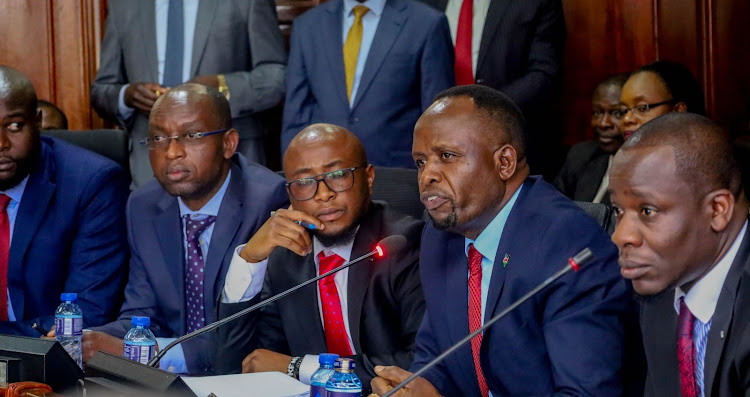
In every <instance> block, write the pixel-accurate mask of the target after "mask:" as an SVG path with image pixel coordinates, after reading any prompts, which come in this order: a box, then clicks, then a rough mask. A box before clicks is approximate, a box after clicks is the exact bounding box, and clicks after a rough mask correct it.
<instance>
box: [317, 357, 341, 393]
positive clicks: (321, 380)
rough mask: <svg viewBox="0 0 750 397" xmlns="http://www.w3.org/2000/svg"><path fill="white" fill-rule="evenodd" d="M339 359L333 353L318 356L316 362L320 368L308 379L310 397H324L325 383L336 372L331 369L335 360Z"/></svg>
mask: <svg viewBox="0 0 750 397" xmlns="http://www.w3.org/2000/svg"><path fill="white" fill-rule="evenodd" d="M337 358H339V355H338V354H334V353H323V354H321V355H319V356H318V362H319V363H320V367H319V368H318V370H317V371H315V372H314V373H313V374H312V377H310V397H326V396H328V392H326V382H328V379H330V378H331V376H333V374H334V373H335V372H336V370H335V369H333V364H334V363H335V362H336V359H337Z"/></svg>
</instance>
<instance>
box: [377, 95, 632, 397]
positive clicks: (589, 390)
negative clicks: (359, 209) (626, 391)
mask: <svg viewBox="0 0 750 397" xmlns="http://www.w3.org/2000/svg"><path fill="white" fill-rule="evenodd" d="M523 134H524V131H523V118H522V116H521V113H520V110H519V109H518V108H517V107H516V105H515V104H514V103H513V102H512V101H511V100H510V99H509V98H508V97H506V96H505V95H504V94H501V93H500V92H498V91H495V90H494V89H491V88H489V87H484V86H471V85H469V86H461V87H456V88H453V89H450V90H448V91H446V92H444V93H442V94H440V95H439V96H438V100H437V101H436V102H435V103H434V104H433V105H432V106H431V107H430V108H429V109H428V110H427V111H426V112H425V114H424V115H422V117H421V118H420V119H419V121H418V122H417V125H416V127H415V130H414V147H413V151H412V156H413V157H414V160H415V162H416V165H417V169H418V171H419V190H420V194H421V199H422V202H423V203H424V205H425V207H426V208H427V211H428V212H429V215H430V218H431V221H430V222H428V224H427V225H426V226H425V230H424V233H423V234H422V246H421V252H420V276H421V278H422V286H423V290H424V294H425V303H426V306H427V310H426V312H425V318H424V321H423V322H422V326H421V328H420V330H419V333H418V334H417V348H416V357H415V359H414V364H413V365H412V367H411V370H412V371H414V370H417V369H419V368H422V367H423V366H425V365H426V364H427V363H428V362H430V361H431V360H432V359H433V358H435V357H436V356H437V355H439V354H440V353H442V352H443V351H445V350H447V349H448V348H449V347H451V346H452V345H453V344H454V343H456V342H457V341H458V340H460V339H461V338H463V337H465V336H466V335H467V334H469V333H470V332H471V331H474V330H476V329H478V328H479V327H480V326H481V324H483V323H484V322H485V321H487V320H489V319H490V318H492V317H493V316H495V315H497V314H498V313H500V312H501V311H503V310H504V309H506V308H507V307H508V306H509V305H510V304H512V303H513V302H515V301H516V300H518V299H519V298H520V297H521V296H523V295H524V294H526V293H527V292H529V291H530V290H531V289H533V288H534V287H536V286H537V285H538V284H540V283H541V282H542V281H544V280H545V279H547V278H548V277H549V276H551V275H552V274H554V273H556V272H557V271H558V270H559V269H561V268H562V265H563V264H564V263H565V261H566V260H567V259H568V258H570V257H572V256H574V255H575V254H576V253H578V252H579V251H581V250H582V249H583V248H585V247H589V248H590V249H591V250H592V251H593V253H594V256H595V259H594V261H593V262H592V263H591V264H589V265H587V266H586V267H585V268H583V269H582V270H581V272H580V273H575V274H567V275H565V276H563V277H562V278H560V279H558V280H557V281H555V282H554V283H553V284H552V285H550V286H549V287H547V288H546V289H544V290H542V291H541V292H540V293H538V294H536V295H535V296H534V297H533V298H531V300H530V301H527V302H525V303H524V304H523V305H521V306H519V307H518V308H516V309H515V310H514V311H512V312H510V314H509V315H508V316H507V317H505V318H503V319H502V320H500V321H499V322H498V323H497V324H495V325H494V326H493V327H491V328H489V329H487V330H486V331H484V334H483V335H479V336H477V337H476V338H474V339H473V340H472V341H471V343H470V344H466V345H464V346H462V347H461V348H460V349H459V350H458V351H457V352H455V353H454V354H453V355H451V356H448V357H447V358H446V359H445V360H444V361H443V362H441V363H439V364H438V365H437V366H435V367H433V368H432V369H430V370H428V371H427V372H426V373H425V374H424V378H419V379H418V380H417V381H415V382H413V383H412V384H411V386H410V387H409V389H408V390H406V391H405V392H404V393H403V395H406V396H408V395H420V396H421V395H436V394H437V393H438V392H439V393H441V394H443V395H446V396H479V395H482V396H488V395H489V394H490V393H492V394H493V395H496V396H499V395H504V396H507V395H526V396H531V395H534V396H542V395H545V396H550V395H561V394H565V395H587V396H589V395H593V396H617V395H620V394H621V389H622V382H621V375H620V373H621V370H622V362H623V356H624V348H623V347H624V337H625V335H624V325H623V323H622V320H621V318H623V317H624V316H625V313H626V308H627V307H628V300H629V295H628V294H627V289H626V284H625V283H624V282H623V280H622V279H621V278H620V277H619V274H618V270H617V267H616V262H617V249H616V248H615V246H614V245H613V244H612V242H611V241H610V240H609V237H608V236H607V234H606V233H605V232H604V231H603V230H602V229H601V228H600V227H599V226H598V225H597V224H596V222H595V221H594V220H593V219H592V218H590V217H589V216H587V215H586V214H585V213H584V212H583V211H581V210H580V209H579V208H578V207H577V206H576V205H575V204H574V203H572V202H571V201H570V200H569V199H567V198H565V197H564V196H563V195H562V194H560V193H559V192H558V191H557V190H555V188H554V187H552V186H551V185H549V184H548V183H546V182H544V181H543V180H542V179H541V178H540V177H538V176H529V168H528V165H527V164H526V159H525V152H524V150H525V147H524V135H523ZM477 189H480V190H481V191H477ZM375 372H376V373H377V374H378V375H379V376H380V378H376V379H374V380H373V382H372V386H373V389H374V390H375V391H376V392H377V393H379V394H382V393H384V392H386V391H388V390H389V389H390V388H391V387H392V386H393V385H395V384H397V383H398V382H399V381H401V380H403V379H404V378H405V377H406V376H407V375H409V373H408V372H407V371H404V370H402V369H400V368H397V367H380V368H376V369H375Z"/></svg>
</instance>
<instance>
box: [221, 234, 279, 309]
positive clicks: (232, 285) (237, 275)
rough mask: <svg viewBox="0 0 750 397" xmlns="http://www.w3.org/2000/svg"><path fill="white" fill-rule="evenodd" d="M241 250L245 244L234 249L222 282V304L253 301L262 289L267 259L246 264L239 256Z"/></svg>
mask: <svg viewBox="0 0 750 397" xmlns="http://www.w3.org/2000/svg"><path fill="white" fill-rule="evenodd" d="M243 248H245V244H242V245H240V246H238V247H237V248H235V249H234V254H233V255H232V261H231V262H230V263H229V270H227V276H226V278H225V281H224V292H223V293H222V296H221V302H222V303H240V302H247V301H249V300H250V299H253V297H254V296H255V295H257V294H258V293H259V292H260V290H261V288H263V278H264V277H265V274H266V266H267V265H268V258H266V259H264V260H262V261H260V262H258V263H250V262H247V261H246V260H244V259H242V257H241V256H240V252H242V249H243Z"/></svg>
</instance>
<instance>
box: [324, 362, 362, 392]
mask: <svg viewBox="0 0 750 397" xmlns="http://www.w3.org/2000/svg"><path fill="white" fill-rule="evenodd" d="M354 366H355V365H354V360H352V359H349V358H339V359H336V363H335V364H334V368H335V369H336V372H335V373H334V374H333V376H331V379H328V382H327V383H326V391H327V392H328V397H352V396H357V397H359V396H360V395H361V394H362V381H360V380H359V377H357V374H355V373H354Z"/></svg>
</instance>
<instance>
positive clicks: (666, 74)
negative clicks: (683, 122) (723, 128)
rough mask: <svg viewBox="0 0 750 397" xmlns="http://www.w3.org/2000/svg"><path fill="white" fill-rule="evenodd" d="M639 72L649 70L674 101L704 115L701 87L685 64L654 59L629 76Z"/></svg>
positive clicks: (704, 108)
mask: <svg viewBox="0 0 750 397" xmlns="http://www.w3.org/2000/svg"><path fill="white" fill-rule="evenodd" d="M640 72H651V73H653V74H655V75H656V76H657V77H659V79H661V81H662V82H664V86H665V87H666V88H667V91H669V93H670V94H671V95H672V98H673V99H674V100H675V103H676V102H684V103H685V105H686V106H687V111H688V112H690V113H696V114H700V115H703V116H705V115H706V104H705V102H704V100H703V89H702V88H701V85H700V83H698V80H696V79H695V77H694V76H693V74H692V73H690V70H688V68H687V67H685V65H683V64H681V63H677V62H672V61H656V62H654V63H650V64H648V65H646V66H642V67H640V68H638V69H636V70H635V71H634V72H633V73H632V74H631V76H632V75H635V74H638V73H640Z"/></svg>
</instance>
